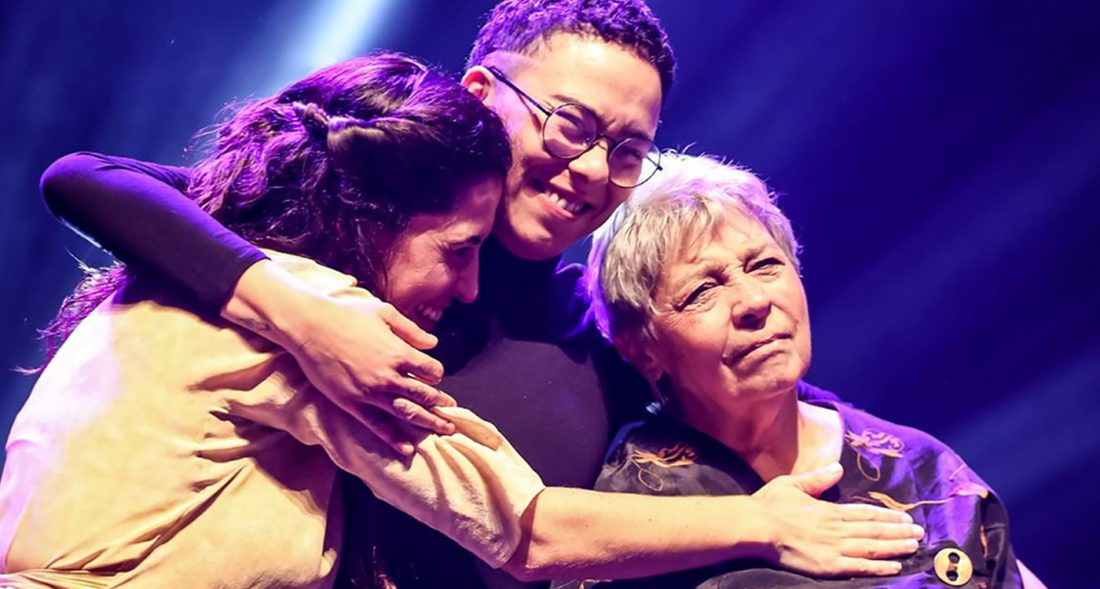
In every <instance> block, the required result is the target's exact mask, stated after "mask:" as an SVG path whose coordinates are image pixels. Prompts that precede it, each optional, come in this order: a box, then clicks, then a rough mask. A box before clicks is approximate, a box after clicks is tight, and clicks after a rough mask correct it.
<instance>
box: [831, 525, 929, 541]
mask: <svg viewBox="0 0 1100 589" xmlns="http://www.w3.org/2000/svg"><path fill="white" fill-rule="evenodd" d="M843 529H844V532H845V535H847V536H848V537H849V538H856V539H860V538H868V539H873V540H914V541H916V540H920V539H921V538H923V537H924V528H922V527H920V526H918V525H917V524H903V523H888V522H848V523H846V524H845V527H844V528H843Z"/></svg>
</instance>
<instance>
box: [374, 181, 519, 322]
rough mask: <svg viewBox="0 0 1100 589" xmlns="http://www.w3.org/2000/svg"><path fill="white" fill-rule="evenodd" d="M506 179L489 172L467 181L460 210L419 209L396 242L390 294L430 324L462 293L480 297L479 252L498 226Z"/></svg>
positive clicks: (391, 260)
mask: <svg viewBox="0 0 1100 589" xmlns="http://www.w3.org/2000/svg"><path fill="white" fill-rule="evenodd" d="M501 188H502V183H501V181H500V179H498V178H485V179H482V180H478V181H476V182H473V183H471V184H469V185H468V186H466V187H465V188H464V189H463V190H462V191H461V193H460V194H459V196H458V198H457V199H456V205H455V210H454V211H452V212H449V213H442V214H422V215H415V216H413V217H412V219H411V220H410V222H409V225H408V227H407V228H406V229H404V230H403V231H402V232H401V235H400V236H399V237H398V238H397V240H396V241H395V242H394V244H393V246H392V253H391V254H390V257H389V263H388V264H387V268H386V276H387V278H388V280H387V281H386V300H388V301H389V302H390V303H392V304H393V306H394V307H396V308H397V310H399V311H401V313H402V314H404V315H405V316H406V317H408V318H410V319H412V320H413V321H415V322H416V324H417V325H419V326H420V327H422V328H424V329H431V328H432V327H433V326H435V323H436V322H437V321H439V317H440V316H441V315H442V314H443V310H444V309H445V308H447V306H448V305H450V304H451V301H452V300H454V299H458V300H459V301H462V302H464V303H469V302H471V301H473V300H474V299H475V298H477V272H478V252H479V251H480V249H481V244H482V243H483V242H484V241H485V238H486V237H488V235H489V232H490V231H491V230H492V225H493V217H494V215H495V214H496V209H497V207H498V205H499V204H500V193H501Z"/></svg>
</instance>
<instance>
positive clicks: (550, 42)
mask: <svg viewBox="0 0 1100 589" xmlns="http://www.w3.org/2000/svg"><path fill="white" fill-rule="evenodd" d="M528 57H529V59H527V60H524V62H523V66H522V67H521V68H519V69H518V71H517V72H516V74H515V75H514V78H515V80H516V82H517V83H519V84H521V85H522V86H523V87H524V88H525V89H527V90H528V91H530V92H535V93H537V96H538V98H540V99H552V100H555V101H563V102H564V101H571V102H579V103H581V104H583V105H585V106H587V107H588V108H590V109H592V110H593V111H594V112H595V113H596V114H598V115H599V116H600V117H601V118H602V119H603V121H604V123H605V124H607V126H608V128H609V129H610V130H611V131H613V132H614V131H618V130H620V129H621V130H626V131H630V132H632V133H637V134H642V135H646V136H648V137H652V136H653V134H654V133H655V132H656V130H657V122H658V120H659V118H660V112H661V100H662V96H661V78H660V74H659V73H658V72H657V68H655V67H653V65H652V64H650V63H649V62H647V61H645V60H643V59H642V58H641V57H639V56H638V55H637V54H635V53H634V52H633V51H632V50H630V49H628V48H626V47H622V46H620V45H616V44H613V43H608V42H607V41H603V40H601V39H599V38H596V37H589V36H581V35H577V34H574V33H555V34H553V35H551V36H550V37H548V38H547V39H545V40H543V41H542V42H541V43H539V44H538V45H537V46H536V47H535V48H534V50H533V51H532V52H531V53H530V54H529V55H528Z"/></svg>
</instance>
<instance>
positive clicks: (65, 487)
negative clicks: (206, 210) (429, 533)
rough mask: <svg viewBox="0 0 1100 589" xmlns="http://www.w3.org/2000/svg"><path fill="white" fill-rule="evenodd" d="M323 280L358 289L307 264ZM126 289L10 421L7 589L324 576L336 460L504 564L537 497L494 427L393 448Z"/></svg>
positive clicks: (239, 334)
mask: <svg viewBox="0 0 1100 589" xmlns="http://www.w3.org/2000/svg"><path fill="white" fill-rule="evenodd" d="M272 257H273V259H274V260H275V261H276V262H277V263H279V264H281V265H282V266H284V267H285V268H287V269H288V270H289V271H291V272H292V273H294V274H296V275H297V276H298V277H300V278H301V279H303V280H305V281H307V282H308V283H310V284H312V285H313V286H314V287H315V288H317V289H318V290H320V291H322V292H326V293H329V294H330V295H332V296H337V297H368V296H370V295H369V294H367V293H366V292H365V291H363V290H361V289H357V288H354V285H355V280H354V279H353V278H351V277H350V276H346V275H343V274H340V273H338V272H335V271H333V270H331V269H328V268H325V267H323V266H320V265H318V264H316V263H314V262H312V261H309V260H306V259H303V258H297V257H293V256H286V255H281V254H272ZM142 288H143V287H142V285H138V284H134V285H131V286H130V287H127V288H126V289H124V290H123V291H120V292H119V293H116V294H115V295H114V297H112V299H110V300H108V301H107V302H105V303H104V304H103V305H101V306H100V307H99V308H98V309H96V311H94V312H93V313H92V314H91V315H90V316H89V317H88V318H87V319H85V320H84V322H83V323H81V324H80V326H79V327H78V328H77V329H76V330H75V331H74V332H73V334H72V336H70V338H69V340H68V341H67V342H66V343H65V345H64V346H63V347H62V349H61V350H60V351H59V352H58V354H57V356H56V357H55V358H54V360H53V361H52V362H51V363H50V365H49V366H48V367H47V369H46V370H45V372H44V373H43V374H42V375H41V377H40V379H39V380H38V383H37V384H36V386H35V388H34V390H33V392H32V393H31V395H30V398H29V399H28V400H27V403H26V405H25V406H24V407H23V410H22V411H21V412H20V414H19V416H18V418H17V419H16V421H15V424H14V426H13V427H12V430H11V434H10V437H9V439H8V445H7V462H6V464H5V467H4V473H3V479H2V480H0V571H6V572H7V573H9V574H7V575H3V574H0V587H7V586H17V587H19V586H29V587H43V586H45V587H114V586H118V585H124V584H125V585H126V586H127V587H156V588H163V587H223V588H232V587H257V586H277V587H328V586H330V585H331V584H332V581H333V578H334V576H335V567H336V559H337V551H338V550H339V547H340V542H341V537H342V528H341V526H342V515H341V499H340V495H339V492H338V490H339V485H337V484H336V480H337V479H336V474H337V468H341V469H344V470H347V471H348V472H351V473H353V474H355V475H356V476H358V477H359V478H361V479H362V480H363V481H364V482H365V483H366V484H367V485H368V486H369V487H370V488H371V490H372V491H373V492H374V494H375V495H377V496H378V497H379V498H381V499H382V500H384V501H386V502H387V503H390V504H391V505H394V506H396V507H397V508H399V509H401V510H402V511H405V512H406V513H409V514H410V515H412V516H413V517H415V518H417V519H419V520H420V521H422V522H424V523H426V524H428V525H430V526H432V527H433V528H436V529H438V530H440V531H441V532H443V533H444V534H446V535H448V536H450V537H452V538H454V539H455V540H456V541H458V543H459V544H461V545H462V546H463V547H465V548H466V549H467V550H470V551H471V552H473V553H474V554H476V555H477V556H478V557H480V558H481V559H482V560H484V561H485V562H487V563H488V564H490V565H491V566H494V567H499V566H501V565H502V564H504V563H505V562H507V560H508V559H509V558H510V557H511V555H512V553H513V552H514V551H515V549H516V546H517V544H518V542H519V540H520V536H521V530H520V524H519V518H520V516H521V515H522V513H523V512H524V510H525V509H526V508H527V507H528V505H529V504H530V503H531V501H532V500H533V499H534V497H535V496H536V495H537V494H538V493H539V492H541V490H542V489H543V483H542V481H541V480H540V479H539V477H538V475H537V474H535V472H534V471H532V470H531V468H530V467H529V466H528V465H527V464H526V463H525V462H524V460H523V459H522V458H521V457H520V456H519V455H518V454H517V453H516V452H515V450H514V449H513V448H512V447H511V445H510V444H509V443H508V441H507V440H505V439H503V438H502V437H501V435H500V433H499V432H498V431H497V430H496V428H494V427H493V426H492V425H491V424H489V423H487V422H485V421H482V420H481V419H479V418H478V417H477V416H476V415H474V414H473V413H471V412H469V411H466V410H463V409H453V410H448V413H449V414H450V415H451V416H452V417H453V418H454V419H455V421H456V424H457V426H458V428H457V429H458V433H456V434H454V435H451V436H436V435H432V436H428V437H426V438H425V439H424V440H423V441H422V442H420V443H419V444H418V446H417V452H416V454H415V456H414V457H413V458H411V459H405V460H402V459H401V458H400V457H399V456H398V455H397V454H396V453H394V452H393V451H391V450H390V449H389V448H388V446H386V445H385V444H384V443H383V442H382V441H381V440H380V439H378V438H377V437H375V436H374V435H373V434H371V433H370V432H369V431H368V430H367V429H365V428H363V427H362V426H360V425H359V424H358V422H356V421H355V419H354V418H352V417H351V416H350V415H348V414H346V413H344V412H342V411H341V410H339V409H338V408H336V407H335V406H334V405H332V404H331V403H330V402H329V401H328V400H327V399H326V398H325V397H324V396H322V395H321V394H320V393H319V392H318V391H316V390H315V389H313V388H312V387H311V386H310V385H309V384H308V381H307V380H306V378H305V377H304V376H303V374H302V372H301V370H300V369H299V368H298V367H297V365H296V363H295V362H294V360H293V358H292V357H290V355H289V354H287V353H286V352H284V351H282V350H281V349H280V348H277V347H275V346H273V345H272V344H270V343H269V342H267V341H266V340H264V339H262V338H259V337H257V336H255V335H252V334H249V333H246V332H244V331H243V330H240V329H237V328H234V327H232V326H230V325H229V324H227V323H225V322H223V321H221V320H220V319H217V318H209V317H208V318H200V317H199V316H197V315H196V314H195V313H194V312H193V311H191V310H188V308H187V307H186V306H185V305H184V304H183V303H182V301H180V300H178V299H175V298H173V297H172V296H171V295H168V294H166V293H164V292H162V291H160V290H156V291H153V290H149V289H145V291H144V292H142Z"/></svg>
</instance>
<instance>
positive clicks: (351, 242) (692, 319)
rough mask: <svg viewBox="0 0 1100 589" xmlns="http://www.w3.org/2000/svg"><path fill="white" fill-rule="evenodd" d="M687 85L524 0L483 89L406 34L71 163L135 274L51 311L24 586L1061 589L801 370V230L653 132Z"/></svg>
mask: <svg viewBox="0 0 1100 589" xmlns="http://www.w3.org/2000/svg"><path fill="white" fill-rule="evenodd" d="M674 74H675V57H674V54H673V51H672V49H671V46H670V43H669V39H668V37H667V35H666V33H665V31H664V30H663V29H662V27H661V24H660V22H659V21H658V20H657V18H656V17H655V16H654V14H653V13H652V12H651V10H650V9H649V8H648V7H647V6H646V5H645V4H644V3H643V1H642V0H504V1H502V2H501V3H500V4H498V5H497V6H496V7H495V8H494V9H493V11H492V12H491V13H490V14H489V15H488V17H487V21H486V23H485V24H484V26H483V27H482V28H481V30H480V32H479V34H478V36H477V38H476V40H475V42H474V46H473V48H472V50H471V52H470V54H469V58H468V60H467V67H466V70H465V73H464V74H463V75H462V77H461V79H460V80H454V79H452V78H451V77H449V76H448V75H446V74H444V73H441V72H439V71H437V70H435V69H433V68H432V67H428V66H426V65H425V64H424V63H422V62H421V61H419V60H418V59H417V58H415V57H410V56H407V55H402V54H397V53H392V52H377V53H373V54H370V55H367V56H363V57H357V58H355V59H351V60H349V61H346V62H343V63H338V64H335V65H331V66H329V67H326V68H324V69H321V70H319V71H316V72H314V73H312V74H310V75H308V76H306V77H304V78H303V79H301V80H298V81H296V82H294V83H292V84H291V85H289V86H288V87H287V88H285V89H284V90H282V91H281V92H279V93H277V94H275V95H273V96H270V97H266V98H261V99H258V100H254V101H252V102H249V103H247V104H244V105H242V106H240V107H239V108H238V109H237V110H236V111H235V112H234V113H233V114H232V115H231V116H229V117H228V118H227V119H226V120H224V121H222V122H221V123H219V125H218V126H217V128H216V131H215V132H214V133H213V134H212V137H211V138H210V141H209V143H210V144H209V145H208V147H207V151H206V152H205V155H204V157H203V158H202V159H201V160H200V161H198V162H197V163H196V164H194V165H193V166H192V167H189V168H179V167H171V166H164V165H158V164H152V163H148V162H143V161H138V160H133V159H128V158H125V157H119V156H108V155H103V154H96V153H89V152H80V153H75V154H70V155H67V156H64V157H62V158H61V159H59V160H58V161H56V162H55V163H54V164H53V165H52V166H50V168H48V169H47V170H46V171H45V173H44V175H43V178H42V185H41V190H42V194H43V196H44V198H45V199H46V203H47V205H48V206H49V208H50V210H51V211H52V212H53V213H54V214H55V215H56V216H57V217H59V218H60V219H61V220H62V221H63V222H65V223H66V224H68V225H69V226H71V227H72V228H73V229H74V230H76V231H78V232H80V233H81V234H83V235H84V236H86V237H88V238H89V239H91V240H93V241H95V242H96V243H97V244H99V245H100V246H101V247H103V248H104V249H106V250H108V251H109V252H111V253H112V254H113V255H114V256H115V257H116V258H117V259H118V260H119V263H117V264H115V265H113V266H110V267H106V268H100V269H95V270H93V271H91V272H89V273H88V274H87V276H86V278H85V279H84V280H83V282H81V283H80V284H79V285H78V286H77V287H76V289H75V290H74V292H73V294H72V295H71V296H70V297H68V298H67V299H66V300H65V301H64V302H63V303H62V305H61V310H60V311H59V313H58V315H57V317H56V319H55V320H54V321H53V322H52V323H51V324H50V325H49V326H48V327H47V328H46V329H45V330H44V331H43V334H44V340H45V344H46V354H47V357H46V360H45V361H44V363H43V364H42V366H41V367H40V370H39V374H37V383H36V384H35V386H34V389H33V391H32V393H31V395H30V397H29V398H28V399H27V402H26V404H25V405H24V407H23V408H22V410H21V412H20V413H19V415H18V417H17V419H16V421H15V423H14V425H13V427H12V429H11V431H10V434H9V438H8V441H7V455H6V462H5V464H4V470H3V478H2V481H0V587H13V588H99V587H104V588H105V587H122V586H125V587H132V588H143V587H151V588H164V587H218V588H225V589H233V588H251V587H280V588H299V587H300V588H327V587H360V588H377V589H389V588H395V587H396V588H398V589H406V588H443V587H457V588H474V589H476V588H494V589H496V588H506V587H546V586H552V587H558V588H565V587H570V588H582V587H584V588H587V587H599V588H601V589H602V588H604V587H608V588H609V589H610V588H613V587H622V588H628V587H647V588H692V587H700V588H704V587H705V588H731V589H733V588H748V587H810V586H815V587H816V586H826V587H914V588H915V587H975V588H982V589H991V588H998V587H1029V588H1036V587H1042V583H1041V582H1040V581H1039V580H1038V579H1036V578H1035V577H1034V575H1032V574H1031V573H1030V572H1029V571H1027V569H1026V568H1025V567H1024V566H1023V564H1022V563H1021V562H1020V561H1018V560H1017V559H1016V557H1015V555H1014V553H1013V550H1012V544H1011V538H1010V533H1009V525H1008V516H1007V513H1006V510H1005V507H1004V505H1003V504H1002V502H1001V501H1000V500H999V498H998V496H997V494H996V493H995V492H994V490H992V489H991V488H990V487H989V486H988V485H987V484H986V483H985V482H984V481H983V480H982V479H981V478H980V477H979V476H978V475H977V474H976V473H975V472H974V471H972V470H971V469H970V468H969V467H968V466H967V464H966V463H965V462H964V461H963V460H962V459H961V458H960V457H959V455H957V454H956V453H955V452H953V451H952V450H951V449H950V448H949V447H947V446H946V445H944V444H943V443H942V442H940V441H938V440H937V439H936V438H934V437H933V436H931V435H929V434H927V433H924V432H921V431H918V430H915V429H912V428H909V427H905V426H903V425H898V424H894V423H891V422H888V421H885V420H883V419H880V418H877V417H875V416H873V415H870V414H868V413H866V412H865V411H862V410H860V409H858V408H856V407H854V406H852V405H851V404H849V403H847V402H845V401H844V400H843V397H839V396H837V395H835V394H833V393H831V392H829V391H826V390H823V389H821V388H818V387H816V386H813V385H811V384H809V383H807V382H805V381H803V380H802V379H803V377H804V376H805V374H806V372H807V370H808V368H809V366H810V361H811V356H812V347H811V336H810V318H809V313H808V306H807V301H806V293H805V290H804V288H803V284H802V281H801V276H800V271H799V253H800V246H799V243H798V240H797V238H796V236H795V235H794V232H793V231H792V228H791V222H790V221H789V220H788V218H787V217H786V216H785V215H784V213H783V211H782V210H781V209H780V208H779V206H778V204H777V199H776V196H775V195H774V193H773V192H771V191H770V190H769V188H768V187H767V186H766V185H765V183H764V182H763V181H761V179H760V178H758V177H757V176H755V175H754V174H753V173H752V172H751V171H749V170H748V169H747V168H745V167H742V166H739V165H734V164H731V163H728V162H727V161H726V160H724V159H721V158H717V157H712V156H707V155H702V154H690V153H678V152H675V151H669V150H663V149H661V148H660V147H658V145H657V144H656V143H655V140H656V132H657V126H658V121H659V120H660V119H661V117H662V105H663V101H664V98H665V97H666V96H667V95H668V92H669V90H670V88H671V87H672V84H673V82H674ZM668 116H676V115H675V113H669V114H668ZM730 155H731V156H733V157H736V154H730ZM589 238H591V250H590V251H591V253H590V255H589V258H588V263H587V264H586V265H583V266H582V265H576V264H574V265H568V264H564V263H562V254H563V252H565V250H566V249H567V248H569V247H570V246H573V245H574V244H576V243H578V242H581V241H582V240H586V239H589Z"/></svg>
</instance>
